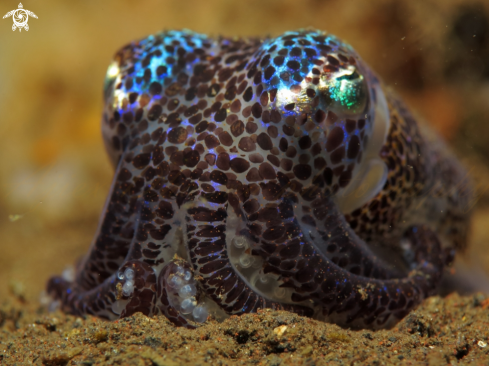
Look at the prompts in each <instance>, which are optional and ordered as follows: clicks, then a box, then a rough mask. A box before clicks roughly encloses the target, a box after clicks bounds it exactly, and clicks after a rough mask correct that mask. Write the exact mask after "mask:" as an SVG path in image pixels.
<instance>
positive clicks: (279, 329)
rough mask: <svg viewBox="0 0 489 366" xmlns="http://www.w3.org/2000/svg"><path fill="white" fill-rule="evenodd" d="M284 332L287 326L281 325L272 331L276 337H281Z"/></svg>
mask: <svg viewBox="0 0 489 366" xmlns="http://www.w3.org/2000/svg"><path fill="white" fill-rule="evenodd" d="M286 330H287V326H286V325H281V326H278V327H277V328H275V329H274V330H273V332H274V333H275V334H276V335H277V337H282V336H283V335H284V333H285V331H286Z"/></svg>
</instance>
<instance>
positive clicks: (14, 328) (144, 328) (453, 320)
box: [0, 294, 489, 366]
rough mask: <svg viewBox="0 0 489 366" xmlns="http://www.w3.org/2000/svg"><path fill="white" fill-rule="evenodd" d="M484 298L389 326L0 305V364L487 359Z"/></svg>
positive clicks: (488, 322)
mask: <svg viewBox="0 0 489 366" xmlns="http://www.w3.org/2000/svg"><path fill="white" fill-rule="evenodd" d="M488 307H489V298H488V297H486V296H485V295H482V294H475V295H473V296H466V297H462V296H459V295H456V294H453V295H449V296H447V297H446V298H443V299H442V298H440V297H432V298H429V299H428V300H426V301H425V302H424V303H423V304H422V306H420V307H419V308H418V309H417V310H416V311H414V312H412V313H411V314H409V315H408V316H407V317H406V318H405V319H403V320H402V321H401V322H400V323H398V324H397V326H396V327H394V328H393V329H391V330H380V331H375V332H374V331H370V330H359V331H353V330H348V329H342V328H340V327H338V326H337V325H334V324H327V323H324V322H319V321H315V320H312V319H309V318H304V317H301V316H297V315H295V314H291V313H288V312H284V311H273V310H264V311H261V312H259V313H258V314H246V315H243V316H232V317H231V318H229V319H228V320H226V321H224V322H222V323H218V322H216V321H213V320H210V321H208V322H206V323H205V324H204V325H202V326H201V327H199V328H198V329H195V330H189V329H185V328H177V327H175V326H173V324H171V323H170V322H169V321H168V320H167V319H166V318H164V317H155V318H148V317H145V316H143V315H141V314H140V313H138V314H135V315H134V316H131V317H128V318H125V319H121V320H119V321H115V322H107V321H102V320H99V319H97V318H93V317H86V318H80V317H74V316H70V315H65V314H63V313H61V312H55V313H47V312H46V311H45V310H43V309H42V308H36V306H35V305H30V304H22V303H21V301H20V300H18V299H15V298H12V299H10V300H9V301H8V302H7V303H5V304H4V305H2V306H1V307H0V325H1V328H0V364H5V365H87V366H88V365H101V364H103V365H138V366H139V365H148V366H150V365H155V366H177V365H269V366H279V365H308V366H313V365H317V366H319V365H433V366H434V365H447V364H451V365H488V364H489V347H488V345H487V342H488V340H489V313H488Z"/></svg>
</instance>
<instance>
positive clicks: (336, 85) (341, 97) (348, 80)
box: [321, 71, 368, 114]
mask: <svg viewBox="0 0 489 366" xmlns="http://www.w3.org/2000/svg"><path fill="white" fill-rule="evenodd" d="M321 89H322V93H323V95H324V96H325V98H326V103H327V105H328V108H329V109H331V110H333V111H335V112H337V113H346V114H357V113H362V112H363V111H364V110H365V107H366V105H367V97H368V95H367V94H368V93H367V85H366V83H365V79H364V77H363V76H362V75H360V74H359V73H358V72H357V71H354V72H352V73H351V74H343V75H341V76H338V77H333V78H331V79H329V80H328V81H327V82H326V83H325V86H323V87H322V88H321Z"/></svg>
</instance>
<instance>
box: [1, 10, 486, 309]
mask: <svg viewBox="0 0 489 366" xmlns="http://www.w3.org/2000/svg"><path fill="white" fill-rule="evenodd" d="M17 1H19V0H3V1H1V2H0V13H1V14H6V13H7V12H9V11H11V10H13V9H17V7H18V3H17ZM22 4H23V6H24V9H28V10H30V11H32V12H34V13H35V14H36V15H37V16H38V19H34V18H29V23H28V24H29V27H30V29H29V31H28V32H26V31H25V30H22V32H19V31H18V30H17V31H15V32H13V31H12V19H11V17H10V18H6V19H3V20H2V21H0V301H1V300H2V299H4V298H5V297H6V296H11V295H12V294H14V295H17V297H23V298H25V299H26V300H27V301H30V302H35V301H37V300H38V299H39V294H40V292H41V291H42V290H43V289H44V286H45V283H46V281H47V279H48V277H49V276H50V275H52V274H56V273H60V272H62V271H63V270H64V269H65V268H66V266H68V265H70V264H72V263H74V261H75V260H76V259H77V258H78V257H79V256H81V255H83V254H84V253H85V252H86V251H87V249H88V246H89V245H90V242H91V240H92V237H93V235H94V232H95V229H96V226H97V222H98V217H99V215H100V212H101V210H102V206H103V204H104V201H105V198H106V195H107V192H108V190H109V186H110V182H111V179H112V174H113V171H112V168H111V166H110V165H109V161H108V159H107V157H106V155H105V151H104V148H103V145H102V139H101V136H100V127H99V122H100V116H101V111H102V84H103V81H104V76H105V72H106V69H107V66H108V65H109V62H110V60H111V57H112V55H113V54H114V53H115V51H116V50H117V49H119V48H120V47H121V46H123V45H124V44H126V43H128V42H130V41H132V40H134V39H138V38H142V37H145V36H146V35H148V34H151V33H154V32H157V31H160V30H163V29H181V28H189V29H192V30H194V31H197V32H203V33H207V34H210V35H219V34H223V35H226V36H250V35H253V36H267V35H270V36H274V35H278V34H280V33H282V32H284V31H286V30H291V29H295V28H300V27H309V26H312V27H315V28H319V29H322V30H326V31H328V32H330V33H334V34H336V35H337V36H339V37H340V38H342V39H344V40H345V41H347V42H348V43H350V44H351V45H352V46H353V47H354V48H355V49H356V50H357V51H358V53H359V54H360V55H361V56H362V57H363V58H364V59H365V60H366V61H367V63H369V64H370V65H371V67H372V68H373V69H374V70H375V71H376V72H377V73H378V74H379V75H380V76H381V78H383V79H384V81H385V82H386V83H387V84H388V85H390V86H391V87H392V88H393V89H395V90H396V91H397V92H398V93H400V94H401V95H402V96H403V97H404V98H405V100H406V101H407V103H408V104H409V105H410V106H411V107H412V109H413V110H414V111H415V112H416V113H417V114H418V115H419V116H421V117H422V118H423V119H425V120H426V121H428V122H429V123H430V124H432V126H433V127H434V129H436V130H437V131H438V132H439V133H440V134H441V135H442V136H444V138H445V139H446V140H447V141H448V142H449V144H450V145H451V146H452V147H453V149H454V150H455V152H456V154H457V155H458V156H459V157H460V158H461V159H462V160H463V161H464V163H465V164H466V165H467V167H468V168H469V170H470V174H471V175H472V177H473V179H474V182H475V186H476V189H477V193H476V197H475V199H474V203H475V213H474V220H473V222H474V225H473V230H472V236H471V239H470V251H469V253H468V254H467V257H469V258H472V260H473V263H474V265H473V266H474V267H477V266H480V267H481V268H485V269H486V270H487V272H489V250H488V249H489V1H488V0H425V1H410V0H370V1H364V0H357V1H353V0H349V1H341V0H302V1H298V0H246V1H232V0H198V1H197V0H178V1H170V0H168V1H164V0H161V1H157V0H144V1H129V0H83V1H81V0H78V1H52V0H43V1H33V0H25V1H23V3H22ZM473 258H475V259H473Z"/></svg>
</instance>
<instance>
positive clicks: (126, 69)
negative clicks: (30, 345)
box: [48, 30, 470, 328]
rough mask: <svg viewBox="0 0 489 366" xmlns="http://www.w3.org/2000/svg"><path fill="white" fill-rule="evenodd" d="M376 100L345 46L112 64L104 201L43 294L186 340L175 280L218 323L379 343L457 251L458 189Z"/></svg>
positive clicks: (193, 43)
mask: <svg viewBox="0 0 489 366" xmlns="http://www.w3.org/2000/svg"><path fill="white" fill-rule="evenodd" d="M383 89H385V88H384V87H383V86H382V84H381V83H380V81H379V80H378V79H377V78H376V77H375V75H374V74H373V73H372V72H371V71H370V69H369V68H368V66H366V65H365V63H364V62H363V61H362V60H361V59H360V57H359V56H358V55H357V54H356V53H355V51H354V50H353V49H352V48H351V47H350V46H349V45H347V44H345V43H343V42H342V41H341V40H339V39H338V38H336V37H334V36H332V35H328V34H326V33H324V32H321V31H316V30H299V31H295V32H287V33H285V34H283V35H281V36H279V37H277V38H274V39H264V40H260V39H234V38H233V39H230V38H218V39H211V38H208V37H207V36H205V35H200V34H197V33H192V32H190V31H169V32H163V33H158V34H155V35H152V36H150V37H148V38H145V39H143V40H141V41H138V42H134V43H131V44H129V45H128V46H126V47H124V48H123V49H121V50H120V51H119V52H118V53H117V54H116V56H115V59H114V62H113V63H112V65H111V66H110V67H109V70H108V73H107V80H106V84H105V102H106V106H105V111H104V115H103V119H102V130H103V136H104V141H105V143H106V146H107V150H108V153H109V156H110V158H111V160H112V161H113V163H114V166H115V167H116V173H115V177H114V182H113V184H112V188H111V192H110V194H109V198H108V200H107V203H106V207H105V209H104V212H103V214H102V217H101V221H100V225H99V228H98V230H97V233H96V236H95V239H94V242H93V243H92V246H91V249H90V251H89V253H88V254H87V256H86V257H85V258H84V259H83V260H82V261H81V262H80V264H79V265H78V267H77V270H76V278H75V280H74V281H73V282H68V281H67V280H65V279H62V278H60V277H55V278H53V279H51V280H50V282H49V284H48V292H49V293H50V294H51V295H52V297H53V298H54V299H55V300H56V301H58V302H59V303H60V304H61V307H62V309H63V310H65V311H67V312H71V313H75V314H94V315H98V316H101V317H105V318H108V319H116V318H119V317H124V316H129V315H131V314H133V313H135V312H137V311H141V312H143V313H144V314H146V315H149V316H151V315H157V314H163V315H165V316H166V317H168V318H169V319H170V320H172V321H173V322H174V323H175V324H177V325H183V326H187V327H194V326H196V323H195V322H194V321H193V320H192V319H193V318H192V317H191V316H188V315H185V314H184V313H183V312H181V309H180V308H179V306H180V305H179V296H181V294H180V295H179V292H178V291H176V290H175V289H174V288H172V287H171V286H172V285H171V283H170V282H169V281H170V279H171V278H172V277H174V276H176V275H177V274H178V273H183V272H181V271H182V269H185V270H186V271H188V273H192V279H191V280H190V281H191V282H192V283H194V282H195V284H196V286H197V295H195V296H196V297H195V302H196V303H199V304H202V306H206V307H207V308H208V309H210V312H211V314H212V315H214V316H216V317H218V318H219V317H221V318H222V317H223V316H226V314H241V313H245V312H254V311H256V310H258V309H261V308H274V309H285V310H289V311H293V312H296V313H299V314H302V315H307V316H313V317H316V318H318V319H324V320H329V321H334V322H337V323H339V324H344V325H349V326H355V327H371V328H379V327H385V326H389V325H392V324H393V323H395V322H396V321H397V320H398V319H400V318H402V317H403V316H405V315H406V314H407V313H408V312H409V311H411V310H412V309H413V308H414V307H416V306H417V305H418V304H419V303H420V302H421V301H422V300H423V299H424V298H426V297H427V296H430V295H432V294H434V293H435V292H436V289H437V286H438V284H439V281H440V279H441V276H442V273H443V268H444V266H445V265H446V264H447V263H448V262H450V261H451V260H452V259H453V255H454V251H455V249H463V248H464V246H465V243H466V235H467V224H468V220H469V215H468V213H467V212H465V209H466V208H467V207H468V201H469V199H470V186H469V184H468V182H467V178H466V174H465V171H464V170H463V168H461V167H460V166H459V164H458V163H457V161H456V160H455V158H453V157H452V155H450V153H449V152H448V151H447V149H446V147H445V146H444V145H443V143H442V142H441V141H439V140H438V139H437V138H436V137H433V136H432V135H431V134H430V133H424V132H423V131H421V127H420V126H419V125H418V123H417V122H416V121H415V120H414V118H413V117H412V116H411V114H410V113H409V111H408V110H407V109H406V108H405V106H404V105H403V104H402V102H401V101H400V100H399V99H398V98H397V97H396V96H395V95H394V94H393V93H391V92H388V91H387V92H386V91H385V90H383ZM376 169H377V170H376ZM374 172H378V173H374ZM366 182H370V183H366ZM372 182H373V183H372ZM362 184H364V185H363V186H362ZM401 242H403V243H404V244H403V245H401ZM372 246H380V247H387V248H391V249H392V248H394V249H395V250H397V252H398V253H400V254H399V258H401V260H403V261H404V262H403V265H402V266H393V265H392V264H387V263H386V262H384V261H383V260H382V259H380V258H379V257H378V256H377V254H376V253H377V252H376V251H374V250H373V249H372ZM127 268H130V269H132V270H133V272H134V274H135V278H134V281H133V282H131V283H130V285H131V286H132V287H131V291H132V292H131V291H130V293H129V292H127V293H123V294H122V295H121V286H122V285H124V283H125V282H124V278H123V276H122V275H121V274H122V273H125V272H124V271H126V270H127ZM179 271H180V272H179ZM121 278H122V280H121Z"/></svg>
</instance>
